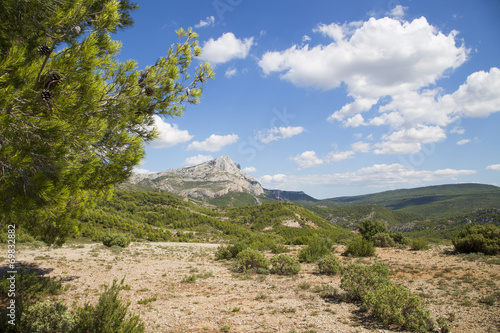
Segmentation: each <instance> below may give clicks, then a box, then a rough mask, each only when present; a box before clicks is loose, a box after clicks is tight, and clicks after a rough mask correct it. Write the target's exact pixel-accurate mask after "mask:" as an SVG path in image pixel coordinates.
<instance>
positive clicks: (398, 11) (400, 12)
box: [389, 5, 408, 19]
mask: <svg viewBox="0 0 500 333" xmlns="http://www.w3.org/2000/svg"><path fill="white" fill-rule="evenodd" d="M407 9H408V7H403V6H401V5H397V6H396V7H394V9H393V10H391V12H390V13H389V15H390V16H391V17H394V18H396V19H402V18H403V17H404V16H405V10H407Z"/></svg>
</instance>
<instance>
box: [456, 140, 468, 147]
mask: <svg viewBox="0 0 500 333" xmlns="http://www.w3.org/2000/svg"><path fill="white" fill-rule="evenodd" d="M469 142H470V140H469V139H462V140H459V141H457V145H459V146H463V145H465V144H467V143H469Z"/></svg>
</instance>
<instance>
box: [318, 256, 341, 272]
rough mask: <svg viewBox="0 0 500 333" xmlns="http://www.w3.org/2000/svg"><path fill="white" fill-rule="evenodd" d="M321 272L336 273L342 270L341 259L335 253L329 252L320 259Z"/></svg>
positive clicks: (319, 267)
mask: <svg viewBox="0 0 500 333" xmlns="http://www.w3.org/2000/svg"><path fill="white" fill-rule="evenodd" d="M318 270H319V272H320V274H325V275H335V274H337V273H338V272H339V271H340V260H339V259H338V258H337V256H336V255H335V254H333V253H332V254H327V255H326V256H324V257H323V258H321V259H320V260H319V261H318Z"/></svg>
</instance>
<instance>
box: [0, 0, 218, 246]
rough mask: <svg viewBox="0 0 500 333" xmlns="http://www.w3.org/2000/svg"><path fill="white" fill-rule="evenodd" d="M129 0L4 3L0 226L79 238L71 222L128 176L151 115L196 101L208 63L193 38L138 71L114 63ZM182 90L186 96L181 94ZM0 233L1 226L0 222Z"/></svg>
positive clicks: (173, 112)
mask: <svg viewBox="0 0 500 333" xmlns="http://www.w3.org/2000/svg"><path fill="white" fill-rule="evenodd" d="M135 8H137V6H135V5H134V4H131V3H130V1H128V0H122V1H118V0H103V1H91V2H89V1H86V0H60V1H48V0H41V1H3V2H2V11H1V12H0V20H1V22H2V29H1V31H0V59H1V61H0V131H1V133H0V161H1V164H2V177H1V179H0V221H2V224H17V225H19V226H23V227H24V229H25V230H26V231H27V232H29V233H30V234H31V235H33V236H34V237H38V238H39V239H41V240H43V241H45V242H47V243H48V244H53V243H56V244H62V243H64V241H65V240H66V238H67V237H68V236H69V235H72V234H78V232H79V228H78V223H77V220H76V218H77V217H78V216H79V215H80V214H81V212H82V210H83V209H84V208H86V207H92V206H93V205H94V204H95V203H96V201H97V200H99V199H101V198H104V197H107V196H108V195H109V194H110V193H111V190H112V188H113V186H114V185H115V184H117V183H120V182H122V181H124V180H125V179H127V178H128V177H129V176H130V174H131V172H132V169H133V167H134V166H135V165H137V164H138V163H139V162H140V160H141V159H142V157H143V156H144V144H145V143H146V142H150V141H151V140H153V139H154V138H155V137H156V136H157V135H158V132H157V130H156V129H155V128H154V126H151V125H153V124H154V117H155V116H178V115H180V114H181V113H182V112H183V110H184V107H185V105H186V103H192V104H196V103H198V102H199V98H200V97H201V93H202V87H203V85H204V84H203V82H204V81H205V80H206V79H209V78H212V77H213V75H214V73H213V71H212V70H211V68H210V66H209V64H208V63H203V64H200V65H199V66H198V67H197V68H195V69H194V70H192V69H190V68H191V67H192V66H191V64H192V61H193V57H196V56H199V55H200V51H201V48H200V47H199V46H198V41H197V37H198V36H197V34H196V33H194V32H193V31H191V30H187V31H186V30H183V29H179V30H178V31H177V35H178V36H179V42H178V43H177V44H174V45H172V47H171V48H170V49H169V50H168V52H167V54H166V55H165V57H161V58H159V59H158V60H157V61H156V62H155V63H154V64H153V65H151V66H148V67H146V68H144V69H143V70H142V71H140V70H139V69H138V68H137V63H136V62H134V61H131V60H128V61H125V62H122V61H120V60H119V59H118V54H119V53H120V47H121V44H120V43H119V42H118V41H114V40H113V39H112V37H111V36H112V34H113V33H114V32H116V31H117V29H118V28H125V27H128V26H130V25H131V24H132V20H131V18H130V11H131V10H133V9H135ZM188 89H189V93H188ZM0 227H1V226H0Z"/></svg>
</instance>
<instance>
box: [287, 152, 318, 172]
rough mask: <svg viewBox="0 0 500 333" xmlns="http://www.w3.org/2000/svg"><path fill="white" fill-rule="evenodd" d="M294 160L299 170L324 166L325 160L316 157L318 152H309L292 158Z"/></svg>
mask: <svg viewBox="0 0 500 333" xmlns="http://www.w3.org/2000/svg"><path fill="white" fill-rule="evenodd" d="M292 160H293V161H295V162H297V164H298V165H299V169H306V168H311V167H314V166H318V165H321V164H323V160H321V159H319V158H318V157H317V156H316V152H315V151H312V150H309V151H305V152H303V153H302V154H300V155H297V156H295V157H292Z"/></svg>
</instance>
